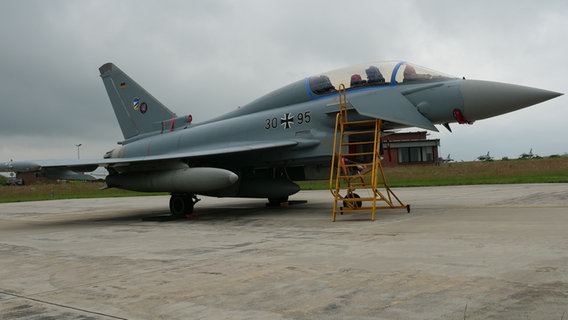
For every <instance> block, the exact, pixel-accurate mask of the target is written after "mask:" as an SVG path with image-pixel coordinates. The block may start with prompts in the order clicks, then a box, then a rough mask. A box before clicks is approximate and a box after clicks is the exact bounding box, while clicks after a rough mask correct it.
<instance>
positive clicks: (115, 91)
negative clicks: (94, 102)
mask: <svg viewBox="0 0 568 320" xmlns="http://www.w3.org/2000/svg"><path fill="white" fill-rule="evenodd" d="M99 71H100V73H101V78H102V79H103V83H104V85H105V88H106V90H107V93H108V96H109V98H110V103H111V104H112V108H113V109H114V113H115V115H116V118H117V120H118V124H119V125H120V129H121V130H122V134H123V135H124V138H125V139H129V138H132V137H134V136H137V135H139V134H143V133H147V132H151V131H157V130H160V128H161V123H162V121H164V120H168V119H172V118H175V117H176V115H175V114H174V113H173V112H172V111H171V110H170V109H168V108H167V107H166V106H164V105H163V104H162V103H161V102H160V101H158V100H157V99H156V98H154V97H153V96H152V95H151V94H150V93H148V91H146V90H144V88H142V87H141V86H140V85H139V84H138V83H136V82H135V81H134V80H132V79H131V78H130V77H129V76H128V75H126V73H124V72H123V71H122V70H120V69H119V68H118V67H117V66H115V65H114V64H112V63H106V64H104V65H103V66H101V67H100V68H99Z"/></svg>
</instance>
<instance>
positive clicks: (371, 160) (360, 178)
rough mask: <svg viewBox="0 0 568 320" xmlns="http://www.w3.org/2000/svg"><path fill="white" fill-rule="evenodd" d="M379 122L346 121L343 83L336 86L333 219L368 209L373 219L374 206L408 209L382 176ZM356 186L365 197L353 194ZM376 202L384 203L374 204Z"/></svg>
mask: <svg viewBox="0 0 568 320" xmlns="http://www.w3.org/2000/svg"><path fill="white" fill-rule="evenodd" d="M382 124H383V123H382V120H381V119H373V120H364V121H349V118H348V112H347V95H346V90H345V85H343V84H340V85H339V112H338V113H337V116H336V119H335V137H334V141H333V155H332V160H331V173H330V178H329V189H330V191H331V193H332V194H333V197H334V199H335V200H334V203H333V215H332V219H331V221H335V218H336V216H337V212H339V213H340V214H343V213H350V212H371V220H373V221H374V220H375V212H376V210H377V209H395V208H396V209H399V208H400V209H406V210H407V212H410V206H409V205H404V204H403V203H402V202H401V201H400V199H399V198H398V197H397V196H396V195H395V194H394V192H392V190H391V189H390V188H389V186H388V185H387V182H386V179H385V174H384V171H383V167H382V165H381V157H380V154H379V152H380V143H381V128H382ZM338 139H339V141H337V140H338ZM379 187H380V188H382V189H384V191H383V192H381V191H380V190H379V189H378V188H379ZM357 189H366V192H367V193H368V194H369V196H366V197H365V196H363V197H361V196H360V195H358V194H357V193H355V191H356V190H357ZM394 200H396V202H395V201H394ZM380 201H383V202H385V204H384V205H378V204H377V202H380Z"/></svg>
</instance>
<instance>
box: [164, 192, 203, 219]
mask: <svg viewBox="0 0 568 320" xmlns="http://www.w3.org/2000/svg"><path fill="white" fill-rule="evenodd" d="M199 200H200V199H198V198H197V196H196V195H195V194H191V193H173V194H172V197H171V198H170V212H171V214H172V216H174V217H180V216H187V215H190V214H192V213H193V207H194V206H195V204H196V203H197V202H199Z"/></svg>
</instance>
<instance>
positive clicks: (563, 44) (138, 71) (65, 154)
mask: <svg viewBox="0 0 568 320" xmlns="http://www.w3.org/2000/svg"><path fill="white" fill-rule="evenodd" d="M566 17H568V1H565V0H558V1H519V0H516V1H496V0H490V1H467V2H466V1H454V0H448V1H435V0H433V1H419V0H416V1H401V0H396V1H390V0H381V1H376V0H370V1H350V2H346V1H330V0H326V1H306V0H297V1H296V0H285V1H265V0H258V1H248V0H238V1H236V0H235V1H120V0H109V1H101V0H97V1H85V0H83V1H73V0H69V1H57V0H51V1H43V0H38V1H26V0H22V1H15V0H14V1H7V0H0V48H1V49H0V68H1V69H0V98H1V99H0V161H8V160H10V159H14V160H26V159H28V160H29V159H53V158H75V157H76V156H77V148H76V147H75V145H76V144H79V143H80V144H82V147H81V158H100V157H102V155H103V154H104V152H105V151H108V150H110V149H112V148H114V147H115V146H116V142H117V141H119V140H122V134H121V131H120V129H119V127H118V124H117V122H116V119H115V117H114V113H113V112H112V109H111V106H110V103H109V100H108V97H107V94H106V91H105V89H104V86H103V84H102V81H101V79H100V77H99V72H98V68H99V67H100V66H101V65H102V64H104V63H106V62H113V63H115V64H116V65H118V66H119V67H120V68H121V69H122V70H124V71H125V72H127V73H128V74H129V75H130V76H131V77H132V78H134V79H135V80H136V81H137V82H138V83H140V84H141V85H142V86H144V87H145V88H146V90H148V91H149V92H150V93H152V94H153V95H154V96H155V97H156V98H158V99H159V100H161V101H162V102H163V103H164V104H165V105H167V106H168V107H169V108H170V109H171V110H173V111H174V112H176V113H177V114H178V115H183V114H188V113H191V114H192V115H193V119H194V121H195V122H198V121H201V120H207V119H210V118H212V117H214V116H217V115H220V114H223V113H226V112H229V111H231V110H233V109H234V108H236V107H238V106H240V105H244V104H246V103H248V102H250V101H251V100H253V99H255V98H257V97H259V96H261V95H263V94H265V93H268V92H269V91H272V90H274V89H277V88H279V87H281V86H284V85H286V84H288V83H290V82H292V81H296V80H299V79H302V78H304V77H306V76H309V75H313V74H316V73H320V72H325V71H328V70H331V69H336V68H340V67H344V66H349V65H352V64H359V63H364V62H370V61H377V60H406V61H411V62H413V63H416V64H418V65H422V66H425V67H428V68H431V69H435V70H439V71H442V72H445V73H449V74H453V75H456V76H460V77H461V76H465V77H466V78H469V79H481V80H493V81H501V82H508V83H514V84H520V85H527V86H532V87H538V88H542V89H547V90H553V91H558V92H563V93H567V92H568V85H567V84H568V79H567V77H566V73H567V71H568V65H567V64H566V59H567V57H568V19H567V18H566ZM258 79H262V81H259V80H258ZM567 119H568V100H567V97H566V96H562V97H559V98H556V99H553V100H551V101H548V102H545V103H542V104H539V105H536V106H533V107H530V108H528V109H523V110H521V111H517V112H514V113H511V114H507V115H503V116H499V117H496V118H492V119H487V120H482V121H478V122H476V123H475V124H474V125H471V126H468V125H457V124H455V125H453V131H454V132H453V133H449V132H447V130H446V129H445V128H443V127H442V126H440V127H439V129H440V133H432V134H431V135H430V137H431V138H440V139H441V152H442V154H443V156H446V155H447V154H451V155H452V158H454V159H456V160H466V161H468V160H473V159H474V158H476V157H477V156H478V155H480V154H485V153H486V152H487V151H490V152H491V155H493V156H495V157H496V158H498V159H500V158H502V157H504V156H508V157H510V158H516V157H518V155H519V154H521V153H523V152H528V151H529V149H531V148H532V149H533V151H534V152H535V153H537V154H540V155H551V154H564V153H566V152H568V142H567V139H566V137H567V133H566V128H567V125H566V122H567Z"/></svg>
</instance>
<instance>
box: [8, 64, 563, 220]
mask: <svg viewBox="0 0 568 320" xmlns="http://www.w3.org/2000/svg"><path fill="white" fill-rule="evenodd" d="M99 71H100V74H101V77H102V80H103V83H104V85H105V88H106V91H107V93H108V95H109V98H110V102H111V105H112V107H113V109H114V112H115V114H116V117H117V119H118V123H119V125H120V128H121V130H122V134H123V136H124V140H123V141H121V142H119V145H120V146H119V147H117V148H116V149H113V150H111V151H109V152H107V153H106V154H105V155H104V157H103V158H102V159H95V160H69V161H14V162H11V163H6V164H4V165H3V166H1V165H0V171H16V172H24V171H28V172H34V171H35V172H37V173H38V174H40V175H41V174H42V173H44V172H49V173H50V174H51V175H52V176H53V175H54V174H55V173H56V172H58V171H59V172H65V171H69V170H72V171H75V172H90V171H93V170H95V169H96V168H97V167H99V166H102V167H105V168H106V170H107V171H108V175H107V177H106V183H107V186H108V187H109V188H122V189H128V190H136V191H148V192H169V193H171V198H170V211H171V213H172V215H186V214H190V213H192V212H193V209H194V205H195V203H196V202H197V201H198V198H197V195H208V196H215V197H250V198H268V200H269V202H271V203H281V202H284V201H287V199H288V197H289V196H290V195H292V194H294V193H296V192H298V191H299V187H298V185H297V184H295V183H294V182H293V181H300V180H309V179H315V178H320V179H321V178H327V177H328V176H329V172H330V170H329V167H330V165H331V163H330V162H331V161H330V159H331V154H332V149H333V141H334V135H335V133H334V128H335V118H336V114H337V112H338V110H339V102H338V91H337V89H338V88H339V85H340V84H344V85H345V86H346V87H347V91H346V96H347V100H348V103H349V104H348V109H349V114H350V115H349V119H350V121H355V120H357V119H361V120H365V119H382V120H383V121H384V125H383V129H385V130H391V129H396V128H404V127H419V128H424V129H428V130H434V131H438V130H437V128H436V127H435V126H434V124H442V125H444V126H445V127H446V128H448V129H449V128H450V126H449V124H450V123H452V122H457V123H460V124H472V123H473V122H474V121H475V120H480V119H485V118H489V117H493V116H497V115H501V114H504V113H507V112H511V111H515V110H518V109H521V108H525V107H528V106H531V105H534V104H537V103H540V102H543V101H546V100H549V99H552V98H554V97H557V96H559V95H561V93H557V92H552V91H547V90H541V89H536V88H530V87H524V86H517V85H512V84H506V83H497V82H489V81H479V80H465V79H462V78H457V77H454V76H450V75H447V74H443V73H441V72H438V71H434V70H430V69H427V68H424V67H420V66H418V65H415V64H411V63H407V62H398V61H383V62H375V63H367V64H361V65H356V66H353V67H349V68H344V69H339V70H336V71H331V72H328V73H322V74H318V75H316V76H312V77H307V78H305V79H302V80H299V81H296V82H293V83H291V84H289V85H287V86H284V87H282V88H280V89H278V90H276V91H273V92H271V93H269V94H267V95H265V96H263V97H260V98H259V99H257V100H254V101H252V102H251V103H249V104H247V105H245V106H244V107H242V108H239V109H237V110H234V111H232V112H230V113H228V114H225V115H222V116H220V117H217V118H214V119H212V120H209V121H205V122H202V123H199V124H197V123H193V118H192V116H191V115H183V116H177V115H176V114H175V113H173V112H172V111H171V110H170V109H168V108H167V107H166V106H164V105H163V104H162V103H160V102H159V101H158V100H157V99H156V98H154V97H153V96H152V95H150V94H149V93H148V92H147V91H146V90H144V89H143V88H142V87H141V86H140V85H138V84H137V83H136V82H135V81H134V80H132V79H131V78H130V77H129V76H127V75H126V74H125V73H124V72H122V71H121V70H120V69H119V68H118V67H117V66H115V65H114V64H112V63H107V64H105V65H103V66H101V67H100V68H99ZM272 71H274V70H272ZM259 76H260V75H259ZM266 76H271V77H273V76H274V74H270V75H266ZM259 81H262V80H261V78H260V77H259ZM218 85H219V87H218V88H217V89H218V91H219V93H220V94H222V93H223V92H224V90H225V87H226V86H229V85H230V83H226V82H223V81H221V82H219V84H218ZM251 85H254V83H253V84H251ZM193 107H195V108H204V107H207V106H202V105H196V106H193Z"/></svg>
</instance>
